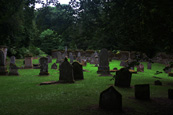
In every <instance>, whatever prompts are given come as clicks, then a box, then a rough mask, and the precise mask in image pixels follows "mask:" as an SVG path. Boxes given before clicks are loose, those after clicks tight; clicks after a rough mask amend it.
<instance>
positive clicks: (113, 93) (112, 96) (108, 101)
mask: <svg viewBox="0 0 173 115" xmlns="http://www.w3.org/2000/svg"><path fill="white" fill-rule="evenodd" d="M99 107H100V108H101V109H103V110H109V111H115V112H121V111H122V95H121V94H120V93H119V92H118V91H117V90H116V89H115V88H114V87H113V86H110V87H109V88H108V89H106V90H104V91H103V92H101V94H100V99H99Z"/></svg>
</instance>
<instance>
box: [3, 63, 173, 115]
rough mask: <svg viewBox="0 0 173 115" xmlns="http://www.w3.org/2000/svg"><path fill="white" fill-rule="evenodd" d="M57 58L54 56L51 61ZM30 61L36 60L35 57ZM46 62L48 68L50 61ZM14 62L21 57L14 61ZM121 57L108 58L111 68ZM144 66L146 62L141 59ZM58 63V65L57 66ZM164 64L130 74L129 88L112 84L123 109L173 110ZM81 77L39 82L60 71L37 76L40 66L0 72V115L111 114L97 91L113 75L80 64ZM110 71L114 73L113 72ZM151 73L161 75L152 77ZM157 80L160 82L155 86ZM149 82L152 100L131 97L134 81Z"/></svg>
mask: <svg viewBox="0 0 173 115" xmlns="http://www.w3.org/2000/svg"><path fill="white" fill-rule="evenodd" d="M55 61H56V60H53V62H52V63H54V62H55ZM33 63H38V60H34V61H33ZM52 63H50V64H49V68H50V66H51V65H52ZM16 64H17V66H22V65H23V60H17V61H16ZM119 64H120V61H115V60H113V61H112V62H110V69H113V68H114V67H117V68H118V69H120V68H121V67H120V66H119ZM143 64H144V67H145V68H146V67H147V66H146V63H143ZM58 67H59V66H58ZM163 68H164V65H161V64H157V63H156V64H153V66H152V70H147V69H145V70H144V71H145V72H144V73H142V72H139V73H138V74H133V75H132V81H131V88H118V87H115V88H116V89H117V90H118V91H119V92H120V93H121V94H122V99H123V113H121V114H131V115H156V114H157V115H165V114H173V101H172V100H169V99H168V89H169V88H173V77H168V75H167V74H166V73H162V74H159V75H154V73H155V72H156V71H157V70H160V71H162V69H163ZM83 69H86V70H88V71H90V72H84V80H81V81H76V82H75V83H74V84H58V85H44V86H39V84H40V83H41V82H45V81H58V79H59V71H58V70H52V69H49V73H50V75H49V76H38V75H39V72H40V70H39V69H20V70H19V74H20V76H0V115H8V114H10V115H113V114H115V113H111V112H106V111H102V110H100V109H98V102H99V96H100V93H101V92H102V91H103V90H105V89H106V88H108V87H109V86H111V85H113V84H114V81H113V80H112V81H110V79H111V78H112V77H108V76H107V77H106V76H105V77H99V76H98V74H96V71H97V69H98V68H97V67H94V65H92V64H88V63H87V66H86V67H83ZM112 74H113V75H114V74H115V73H112ZM152 76H156V77H159V78H161V79H157V78H153V77H152ZM155 80H160V81H161V82H162V84H163V86H155V85H154V81H155ZM145 83H147V84H150V93H151V101H139V100H136V99H135V98H134V85H135V84H145Z"/></svg>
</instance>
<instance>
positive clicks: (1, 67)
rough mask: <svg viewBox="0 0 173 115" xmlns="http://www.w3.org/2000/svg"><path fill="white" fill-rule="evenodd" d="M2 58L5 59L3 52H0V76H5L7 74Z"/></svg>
mask: <svg viewBox="0 0 173 115" xmlns="http://www.w3.org/2000/svg"><path fill="white" fill-rule="evenodd" d="M4 58H5V56H4V52H3V51H2V50H0V75H7V74H8V71H7V67H6V63H5V59H4Z"/></svg>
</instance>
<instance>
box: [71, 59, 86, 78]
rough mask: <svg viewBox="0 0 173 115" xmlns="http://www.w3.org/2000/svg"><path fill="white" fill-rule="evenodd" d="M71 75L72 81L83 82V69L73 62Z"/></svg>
mask: <svg viewBox="0 0 173 115" xmlns="http://www.w3.org/2000/svg"><path fill="white" fill-rule="evenodd" d="M72 66H73V75H74V80H83V79H84V77H83V68H82V65H81V64H79V63H78V62H73V63H72Z"/></svg>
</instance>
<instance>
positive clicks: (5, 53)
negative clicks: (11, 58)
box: [0, 46, 8, 65]
mask: <svg viewBox="0 0 173 115" xmlns="http://www.w3.org/2000/svg"><path fill="white" fill-rule="evenodd" d="M0 50H1V51H2V52H3V53H4V64H5V65H6V59H7V50H8V49H7V46H0Z"/></svg>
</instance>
